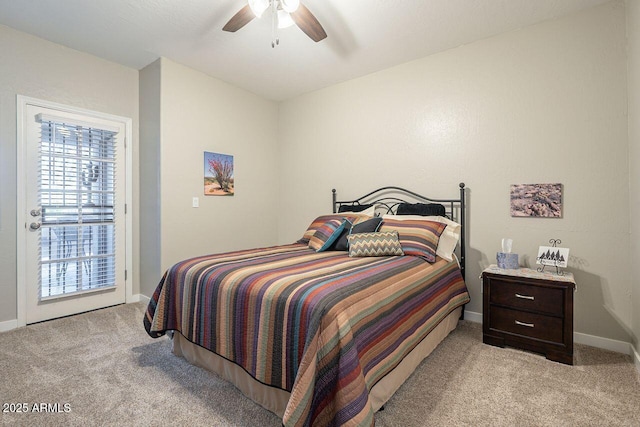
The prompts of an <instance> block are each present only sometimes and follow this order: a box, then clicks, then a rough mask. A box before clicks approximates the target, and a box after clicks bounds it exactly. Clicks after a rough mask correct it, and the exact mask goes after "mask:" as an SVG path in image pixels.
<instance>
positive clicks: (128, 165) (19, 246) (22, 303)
mask: <svg viewBox="0 0 640 427" xmlns="http://www.w3.org/2000/svg"><path fill="white" fill-rule="evenodd" d="M28 105H32V106H35V107H42V108H49V109H53V110H59V111H62V112H66V113H73V114H82V115H85V116H88V117H94V118H98V119H105V120H111V121H114V122H119V123H122V124H123V125H124V128H125V135H124V137H125V150H124V151H125V190H124V191H125V203H126V206H127V208H126V210H125V221H124V224H125V270H126V271H127V274H126V275H125V281H124V286H125V303H130V302H135V300H134V297H133V286H132V281H133V280H132V278H133V212H132V206H133V204H132V203H133V148H132V146H133V144H132V141H133V139H132V138H133V129H132V128H133V120H132V119H131V118H129V117H123V116H116V115H113V114H107V113H101V112H98V111H93V110H88V109H85V108H78V107H73V106H70V105H64V104H59V103H57V102H51V101H45V100H42V99H37V98H31V97H27V96H23V95H17V96H16V111H17V114H16V120H17V123H16V124H17V126H16V131H17V132H16V144H17V147H16V148H17V150H16V151H17V156H16V157H17V159H16V169H17V179H16V181H17V200H16V205H17V210H16V213H17V215H16V230H17V236H16V251H17V283H16V294H17V295H16V296H17V307H16V310H17V315H18V318H17V321H18V325H17V326H18V327H21V326H26V324H27V283H26V268H27V252H26V249H27V248H26V246H27V245H26V233H27V223H26V221H25V215H26V190H27V189H26V188H25V185H26V179H25V177H26V172H27V170H26V169H27V166H26V147H27V141H26V138H27V126H29V125H30V121H29V120H28V118H27V117H26V111H27V106H28Z"/></svg>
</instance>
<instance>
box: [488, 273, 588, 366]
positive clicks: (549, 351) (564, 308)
mask: <svg viewBox="0 0 640 427" xmlns="http://www.w3.org/2000/svg"><path fill="white" fill-rule="evenodd" d="M575 288H576V283H575V281H574V279H573V274H572V273H568V272H565V273H564V275H563V276H558V275H557V274H555V273H540V272H538V271H536V270H532V269H529V268H519V269H515V270H505V269H501V268H498V267H497V266H496V265H491V266H489V267H488V268H487V269H485V270H484V271H483V272H482V289H483V292H484V295H483V304H482V341H483V342H484V343H485V344H490V345H495V346H498V347H504V346H509V347H515V348H520V349H523V350H529V351H533V352H536V353H542V354H544V355H545V356H546V358H547V359H550V360H554V361H556V362H561V363H565V364H568V365H573V292H574V290H575Z"/></svg>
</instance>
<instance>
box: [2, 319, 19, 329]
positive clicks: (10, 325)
mask: <svg viewBox="0 0 640 427" xmlns="http://www.w3.org/2000/svg"><path fill="white" fill-rule="evenodd" d="M17 327H18V319H13V320H7V321H5V322H0V332H7V331H10V330H12V329H15V328H17Z"/></svg>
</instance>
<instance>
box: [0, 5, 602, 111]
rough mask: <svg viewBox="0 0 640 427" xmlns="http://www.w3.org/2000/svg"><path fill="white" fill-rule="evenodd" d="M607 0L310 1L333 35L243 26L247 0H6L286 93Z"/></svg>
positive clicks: (89, 33) (44, 17)
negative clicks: (274, 41) (233, 23)
mask: <svg viewBox="0 0 640 427" xmlns="http://www.w3.org/2000/svg"><path fill="white" fill-rule="evenodd" d="M607 1H608V0H302V2H303V3H304V4H305V5H306V6H307V7H308V8H309V10H310V11H311V12H312V13H313V14H314V15H315V16H316V18H317V19H318V20H319V21H320V23H321V24H322V25H323V27H324V29H325V31H326V32H327V35H328V37H327V38H326V39H325V40H323V41H321V42H319V43H314V42H313V41H312V40H311V39H309V38H308V37H307V36H306V35H305V34H304V33H303V32H302V31H300V30H299V29H298V28H297V27H292V28H288V29H284V30H280V32H279V35H280V46H277V47H276V48H275V49H272V48H271V22H270V18H269V17H270V15H269V14H268V13H265V15H264V16H263V18H261V19H259V20H258V19H254V20H253V21H252V22H250V23H249V24H247V25H246V26H245V27H244V28H242V29H240V30H239V31H238V32H236V33H228V32H223V31H222V27H223V26H224V24H225V23H226V22H227V21H228V20H229V19H230V18H231V17H232V16H233V15H234V14H235V13H236V12H237V11H238V10H239V9H240V8H241V7H243V6H244V5H246V0H0V24H4V25H7V26H9V27H13V28H15V29H18V30H21V31H24V32H27V33H31V34H34V35H36V36H38V37H41V38H44V39H47V40H50V41H53V42H55V43H59V44H62V45H65V46H68V47H71V48H73V49H77V50H80V51H83V52H87V53H90V54H93V55H96V56H99V57H102V58H105V59H108V60H110V61H114V62H117V63H120V64H123V65H126V66H128V67H133V68H136V69H141V68H143V67H144V66H146V65H148V64H149V63H151V62H153V61H154V60H156V59H157V58H158V57H160V56H164V57H166V58H169V59H171V60H173V61H176V62H179V63H182V64H184V65H186V66H188V67H191V68H194V69H196V70H200V71H202V72H204V73H206V74H209V75H211V76H214V77H217V78H219V79H221V80H224V81H226V82H229V83H232V84H234V85H236V86H239V87H242V88H244V89H246V90H248V91H251V92H253V93H256V94H259V95H261V96H264V97H265V98H268V99H273V100H283V99H287V98H292V97H295V96H297V95H300V94H302V93H306V92H310V91H313V90H316V89H320V88H323V87H326V86H330V85H332V84H335V83H338V82H342V81H345V80H349V79H352V78H355V77H359V76H362V75H365V74H369V73H372V72H375V71H378V70H382V69H384V68H388V67H391V66H393V65H397V64H400V63H403V62H407V61H411V60H413V59H417V58H421V57H424V56H427V55H430V54H433V53H436V52H440V51H443V50H446V49H449V48H453V47H457V46H460V45H463V44H467V43H470V42H473V41H475V40H479V39H483V38H486V37H490V36H493V35H496V34H499V33H503V32H505V31H510V30H515V29H518V28H522V27H524V26H527V25H531V24H535V23H538V22H541V21H544V20H547V19H553V18H557V17H559V16H562V15H566V14H569V13H572V12H575V11H578V10H581V9H586V8H589V7H592V6H594V5H597V4H600V3H605V2H607Z"/></svg>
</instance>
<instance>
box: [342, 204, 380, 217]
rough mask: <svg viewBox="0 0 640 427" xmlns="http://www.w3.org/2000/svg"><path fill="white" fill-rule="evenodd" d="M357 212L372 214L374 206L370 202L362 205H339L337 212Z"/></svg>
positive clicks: (374, 210)
mask: <svg viewBox="0 0 640 427" xmlns="http://www.w3.org/2000/svg"><path fill="white" fill-rule="evenodd" d="M352 212H358V213H361V214H364V215H369V216H373V215H374V214H375V213H376V207H375V206H373V205H372V204H364V205H340V207H339V208H338V213H352Z"/></svg>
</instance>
